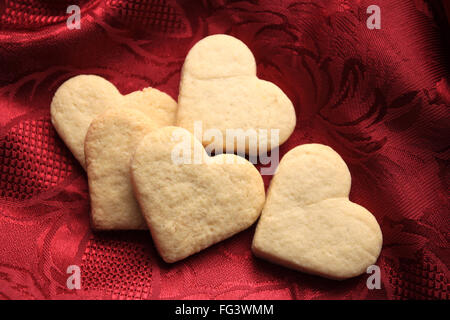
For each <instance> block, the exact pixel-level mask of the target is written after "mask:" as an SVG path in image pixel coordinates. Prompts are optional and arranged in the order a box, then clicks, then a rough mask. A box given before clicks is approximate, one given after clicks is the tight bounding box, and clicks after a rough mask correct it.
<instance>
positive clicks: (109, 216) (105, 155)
mask: <svg viewBox="0 0 450 320" xmlns="http://www.w3.org/2000/svg"><path fill="white" fill-rule="evenodd" d="M156 128H157V125H156V124H155V123H154V121H153V120H151V119H150V118H149V117H147V116H146V115H144V114H143V113H142V112H140V111H138V110H132V109H110V110H108V111H106V112H104V113H102V114H101V115H99V116H97V117H96V118H94V120H92V123H91V125H90V126H89V129H88V132H87V134H86V140H85V154H86V171H87V175H88V183H89V195H90V198H91V223H92V226H93V227H94V229H98V230H129V229H146V223H145V220H144V218H143V217H142V214H141V212H140V209H139V205H138V203H137V201H136V198H135V197H134V194H133V188H132V185H131V174H130V162H131V157H132V155H133V153H134V151H135V149H136V146H137V144H138V143H139V142H140V140H141V139H142V138H143V137H144V135H145V134H146V133H148V132H149V131H150V130H154V129H156Z"/></svg>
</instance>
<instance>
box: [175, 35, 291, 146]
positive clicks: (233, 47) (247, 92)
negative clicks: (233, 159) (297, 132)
mask: <svg viewBox="0 0 450 320" xmlns="http://www.w3.org/2000/svg"><path fill="white" fill-rule="evenodd" d="M178 102H179V110H178V115H177V125H178V126H180V127H183V128H186V129H187V130H189V131H190V132H192V133H194V124H195V122H199V123H201V125H202V129H203V131H207V130H209V129H217V130H220V132H221V135H222V137H223V139H221V141H220V140H219V139H216V138H206V137H205V136H202V137H199V136H197V137H196V138H198V139H199V140H203V141H202V143H203V145H204V146H206V145H211V146H212V147H211V148H212V149H214V150H220V151H221V150H225V149H226V148H225V146H226V144H227V137H228V138H231V139H228V140H229V141H230V142H229V143H231V144H232V145H231V147H230V146H227V147H229V148H230V149H233V150H234V151H238V152H242V153H243V152H246V153H249V151H251V148H249V145H248V141H249V140H248V139H247V143H244V144H241V145H240V144H238V143H237V142H236V141H234V142H233V141H232V140H235V139H234V138H233V136H231V137H229V136H230V134H228V135H227V129H228V130H229V129H241V130H242V132H241V134H242V136H243V137H244V138H245V137H246V135H247V133H248V134H250V133H251V131H252V130H254V132H255V133H256V134H257V135H258V139H257V140H258V146H257V148H256V149H261V147H262V146H265V144H266V143H267V148H265V149H267V150H270V149H272V148H275V147H277V146H278V145H279V144H282V143H283V142H285V141H286V140H287V139H288V138H289V136H290V135H291V133H292V131H293V130H294V127H295V123H296V116H295V110H294V107H293V105H292V102H291V101H290V100H289V98H288V97H287V96H286V95H285V94H284V93H283V91H281V89H280V88H278V87H277V86H276V85H275V84H273V83H271V82H268V81H264V80H260V79H258V78H257V76H256V63H255V59H254V57H253V54H252V52H251V51H250V49H249V48H248V47H247V46H246V45H245V44H244V43H243V42H242V41H240V40H238V39H236V38H234V37H231V36H228V35H223V34H217V35H212V36H209V37H206V38H204V39H202V40H200V41H199V42H197V44H195V46H194V47H193V48H192V49H191V50H190V51H189V53H188V55H187V57H186V60H185V62H184V65H183V69H182V74H181V82H180V94H179V97H178ZM248 130H250V131H248ZM260 130H262V131H260ZM264 130H266V133H264ZM271 130H279V134H278V139H279V141H277V140H276V139H275V140H273V141H272V131H271ZM274 134H277V133H276V132H275V131H274ZM250 153H254V152H250Z"/></svg>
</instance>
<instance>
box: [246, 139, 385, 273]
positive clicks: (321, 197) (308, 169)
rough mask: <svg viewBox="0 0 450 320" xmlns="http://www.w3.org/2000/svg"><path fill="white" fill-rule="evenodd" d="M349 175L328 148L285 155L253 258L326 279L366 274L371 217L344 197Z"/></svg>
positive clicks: (378, 237)
mask: <svg viewBox="0 0 450 320" xmlns="http://www.w3.org/2000/svg"><path fill="white" fill-rule="evenodd" d="M350 186H351V177H350V172H349V170H348V168H347V166H346V164H345V162H344V161H343V160H342V158H341V157H340V156H339V155H338V154H337V153H336V152H335V151H334V150H333V149H331V148H329V147H327V146H324V145H320V144H306V145H301V146H298V147H296V148H294V149H292V150H291V151H289V152H288V153H287V154H286V155H285V156H284V157H283V158H282V160H281V162H280V164H279V167H278V169H277V172H276V173H275V175H274V177H273V179H272V181H271V184H270V188H269V191H268V196H267V200H266V203H265V205H264V209H263V212H262V214H261V218H260V220H259V222H258V225H257V228H256V233H255V237H254V239H253V245H252V250H253V252H254V253H255V255H256V256H258V257H261V258H263V259H266V260H269V261H272V262H274V263H277V264H281V265H284V266H286V267H289V268H292V269H296V270H300V271H304V272H307V273H312V274H316V275H320V276H323V277H326V278H331V279H346V278H350V277H355V276H357V275H360V274H361V273H364V272H366V269H367V267H368V266H370V265H372V264H374V263H375V262H376V260H377V258H378V256H379V254H380V250H381V246H382V234H381V230H380V227H379V225H378V223H377V221H376V219H375V218H374V216H373V215H372V214H371V213H370V212H369V211H368V210H366V209H365V208H363V207H362V206H360V205H357V204H355V203H353V202H351V201H350V200H349V199H348V195H349V192H350Z"/></svg>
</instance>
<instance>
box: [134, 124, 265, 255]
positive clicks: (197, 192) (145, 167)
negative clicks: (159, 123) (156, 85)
mask: <svg viewBox="0 0 450 320" xmlns="http://www.w3.org/2000/svg"><path fill="white" fill-rule="evenodd" d="M131 173H132V181H133V186H134V189H135V194H136V197H137V199H138V202H139V204H140V206H141V209H142V213H143V214H144V217H145V219H146V221H147V224H148V227H149V229H150V231H151V234H152V237H153V240H154V242H155V245H156V248H157V249H158V252H159V253H160V255H161V257H162V258H163V259H164V261H166V262H175V261H178V260H181V259H183V258H186V257H188V256H190V255H192V254H194V253H196V252H198V251H200V250H202V249H204V248H206V247H209V246H211V245H213V244H215V243H217V242H219V241H221V240H224V239H226V238H228V237H231V236H232V235H234V234H236V233H238V232H240V231H242V230H244V229H246V228H248V227H249V226H251V225H252V224H253V223H254V222H255V221H256V219H257V218H258V216H259V214H260V212H261V209H262V206H263V204H264V200H265V193H264V184H263V180H262V178H261V175H260V174H259V172H258V170H257V169H256V168H255V167H254V166H253V165H252V164H251V163H250V162H248V161H247V160H245V159H244V158H241V157H239V156H236V155H234V154H223V155H217V156H214V157H209V156H208V155H207V153H206V151H205V149H204V148H203V146H202V145H201V143H200V142H199V141H198V140H196V139H195V138H194V137H193V135H192V134H190V133H189V132H188V131H187V130H185V129H182V128H177V127H165V128H161V129H158V130H156V131H152V132H150V133H149V134H148V135H147V136H145V137H144V139H143V140H142V141H141V143H140V144H139V145H138V147H137V149H136V153H135V155H134V157H133V160H132V164H131Z"/></svg>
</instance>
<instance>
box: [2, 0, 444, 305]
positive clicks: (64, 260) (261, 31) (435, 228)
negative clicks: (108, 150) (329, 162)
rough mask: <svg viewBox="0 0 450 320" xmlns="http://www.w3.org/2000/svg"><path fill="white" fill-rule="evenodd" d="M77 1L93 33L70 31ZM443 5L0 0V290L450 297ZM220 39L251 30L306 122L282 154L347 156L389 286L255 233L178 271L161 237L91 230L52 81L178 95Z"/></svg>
mask: <svg viewBox="0 0 450 320" xmlns="http://www.w3.org/2000/svg"><path fill="white" fill-rule="evenodd" d="M74 2H75V3H78V4H79V5H80V6H81V8H82V13H81V14H82V19H81V29H80V30H76V29H75V30H69V29H68V28H67V27H66V19H67V18H68V16H69V15H68V14H66V8H67V7H68V6H69V5H71V4H73V3H74ZM371 4H377V5H379V6H380V8H381V30H369V29H368V28H367V27H366V19H367V17H368V14H367V13H366V8H367V7H368V6H369V5H371ZM432 8H433V7H431V6H429V5H428V4H426V3H425V2H424V1H423V0H407V1H406V0H405V1H399V0H377V1H372V0H371V1H365V0H355V1H351V0H322V1H312V0H311V1H270V0H261V1H257V0H254V1H226V0H217V1H206V0H204V1H175V0H103V1H102V0H95V1H92V0H84V1H72V0H58V1H44V0H40V1H39V0H8V1H4V2H1V1H0V66H1V67H0V68H1V72H0V298H4V299H22V298H26V299H44V298H45V299H47V298H60V299H73V298H106V299H111V298H112V299H167V298H181V299H191V298H206V299H233V298H236V299H270V298H275V299H327V298H331V299H386V298H387V299H405V298H416V299H435V298H439V299H448V298H449V290H448V289H449V286H448V278H449V277H448V275H449V272H448V266H449V260H450V259H449V258H450V255H449V225H450V219H449V207H450V206H449V198H448V190H449V178H450V177H449V175H450V174H449V170H448V169H449V141H450V139H449V138H450V134H449V128H450V125H449V124H450V121H449V106H450V81H449V80H450V77H449V75H450V72H449V56H448V52H447V51H446V47H445V45H444V42H443V41H442V39H443V38H442V35H444V36H445V34H446V33H447V36H448V32H449V30H442V25H441V24H439V23H437V22H436V21H437V18H436V17H437V15H438V14H439V12H436V10H435V9H432ZM441 13H442V12H441ZM441 16H442V15H441ZM214 33H227V34H231V35H233V36H235V37H238V38H239V39H241V40H243V41H244V42H245V43H246V44H247V45H248V46H249V47H250V49H251V50H252V51H253V53H254V54H255V57H256V60H257V63H258V75H259V77H260V78H262V79H265V80H269V81H272V82H274V83H276V84H277V85H278V86H280V87H281V88H282V89H283V90H284V91H285V92H286V94H287V95H288V96H289V97H290V99H291V100H292V101H293V103H294V105H295V107H296V112H297V116H298V119H297V127H296V130H295V132H294V134H293V135H292V136H291V138H290V139H289V140H288V142H287V143H285V144H284V145H283V146H282V147H281V155H283V154H284V153H286V151H288V150H289V149H291V148H293V147H294V146H296V145H298V144H303V143H310V142H318V143H323V144H327V145H330V146H331V147H332V148H334V149H335V150H336V151H337V152H339V153H340V154H341V155H342V157H343V158H344V160H345V161H346V162H347V164H348V165H349V168H350V171H351V174H352V177H353V185H352V191H351V199H352V200H353V201H355V202H357V203H359V204H361V205H363V206H365V207H367V208H368V209H369V210H370V211H371V212H373V214H374V215H375V216H376V218H377V220H378V222H379V223H380V225H381V228H382V231H383V236H384V246H383V250H382V253H381V256H380V258H379V260H378V262H377V264H378V265H379V266H380V268H381V273H382V274H381V276H382V277H381V281H382V288H381V289H380V290H368V289H367V287H366V279H367V277H368V275H362V276H360V277H357V278H354V279H350V280H346V281H343V282H335V281H331V280H326V279H321V278H318V277H314V276H310V275H306V274H302V273H299V272H294V271H290V270H288V269H285V268H282V267H279V266H276V265H273V264H270V263H268V262H265V261H262V260H259V259H257V258H255V257H254V256H252V254H251V252H250V243H251V239H252V236H253V232H254V228H251V229H249V230H247V231H245V232H242V233H240V234H238V235H236V236H234V237H233V238H231V239H228V240H226V241H224V242H221V243H219V244H217V245H215V246H213V247H211V248H209V249H207V250H205V251H203V252H201V253H199V254H196V255H194V256H192V257H190V258H188V259H186V260H184V261H181V262H179V263H176V264H174V265H168V264H165V263H163V262H162V260H161V259H160V258H159V257H158V255H157V254H156V252H155V249H154V247H153V244H152V240H151V237H150V234H149V233H148V232H114V233H112V232H111V233H93V232H92V231H91V230H90V228H89V218H88V213H89V194H88V189H87V181H86V175H85V173H84V172H83V170H82V168H81V167H80V165H79V164H78V163H77V162H76V160H75V159H74V157H73V156H72V155H71V154H70V152H69V151H68V149H67V148H66V147H65V145H64V144H63V143H62V141H61V140H60V139H59V137H58V136H57V134H56V132H55V130H54V129H53V127H52V125H51V123H50V116H49V106H50V101H51V98H52V96H53V94H54V92H55V90H56V89H57V87H58V86H59V85H60V84H61V83H62V82H63V81H65V80H67V79H68V78H70V77H72V76H75V75H78V74H97V75H100V76H103V77H105V78H107V79H108V80H110V81H111V82H113V83H114V84H115V85H116V86H117V87H118V88H119V90H120V91H121V92H122V93H128V92H131V91H134V90H137V89H141V88H143V87H147V86H153V87H156V88H158V89H160V90H162V91H165V92H167V93H168V94H170V95H171V96H172V97H174V98H177V94H178V83H179V78H180V69H181V66H182V64H183V60H184V57H185V55H186V53H187V52H188V50H189V48H190V47H191V46H192V45H193V44H194V43H195V42H196V41H198V40H200V39H201V38H203V37H205V36H207V35H209V34H214ZM447 48H448V47H447ZM269 182H270V177H265V183H266V186H267V185H268V183H269ZM69 265H79V266H80V267H81V272H82V283H81V285H82V289H81V290H68V289H67V288H66V279H67V277H68V275H67V274H66V269H67V267H68V266H69Z"/></svg>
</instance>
